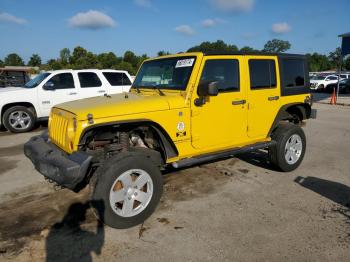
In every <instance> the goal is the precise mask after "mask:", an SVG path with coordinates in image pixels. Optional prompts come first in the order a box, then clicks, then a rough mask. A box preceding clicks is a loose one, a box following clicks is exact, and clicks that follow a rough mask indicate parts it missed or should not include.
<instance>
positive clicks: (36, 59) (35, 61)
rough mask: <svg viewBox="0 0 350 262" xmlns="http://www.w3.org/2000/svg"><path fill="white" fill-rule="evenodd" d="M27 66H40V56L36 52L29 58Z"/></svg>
mask: <svg viewBox="0 0 350 262" xmlns="http://www.w3.org/2000/svg"><path fill="white" fill-rule="evenodd" d="M28 66H41V57H40V56H39V55H38V54H33V55H32V56H31V57H30V59H29V62H28Z"/></svg>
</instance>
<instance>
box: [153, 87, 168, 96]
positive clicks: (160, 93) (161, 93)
mask: <svg viewBox="0 0 350 262" xmlns="http://www.w3.org/2000/svg"><path fill="white" fill-rule="evenodd" d="M153 87H154V89H157V90H158V92H159V95H160V96H165V94H164V92H163V91H162V90H160V88H159V86H157V85H155V86H153Z"/></svg>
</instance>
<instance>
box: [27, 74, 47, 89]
mask: <svg viewBox="0 0 350 262" xmlns="http://www.w3.org/2000/svg"><path fill="white" fill-rule="evenodd" d="M49 75H50V73H41V74H39V75H37V76H36V77H34V78H33V79H32V80H30V81H29V82H28V83H26V84H25V85H24V87H26V88H34V87H36V86H38V85H39V84H40V83H41V82H42V81H43V80H44V79H45V78H46V77H48V76H49Z"/></svg>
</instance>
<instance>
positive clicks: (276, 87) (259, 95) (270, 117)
mask: <svg viewBox="0 0 350 262" xmlns="http://www.w3.org/2000/svg"><path fill="white" fill-rule="evenodd" d="M247 60H248V61H247V62H248V68H249V76H250V81H249V82H250V84H249V87H248V102H249V110H248V136H249V137H250V138H256V139H260V138H264V137H266V135H267V134H268V132H269V130H270V128H271V126H272V124H273V121H274V120H275V117H276V115H277V113H278V111H279V107H280V102H279V101H280V100H279V99H280V82H279V78H277V77H276V75H277V74H276V72H278V67H277V65H278V60H277V58H273V57H263V56H261V57H260V56H259V57H247Z"/></svg>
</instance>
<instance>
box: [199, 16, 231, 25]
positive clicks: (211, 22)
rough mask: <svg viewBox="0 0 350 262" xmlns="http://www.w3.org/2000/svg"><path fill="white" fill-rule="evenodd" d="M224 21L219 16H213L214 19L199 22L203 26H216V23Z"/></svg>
mask: <svg viewBox="0 0 350 262" xmlns="http://www.w3.org/2000/svg"><path fill="white" fill-rule="evenodd" d="M222 23H225V20H223V19H220V18H215V19H210V18H209V19H205V20H203V21H202V22H201V24H202V26H204V27H214V26H217V25H218V24H222Z"/></svg>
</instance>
